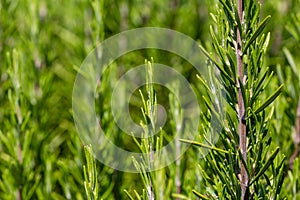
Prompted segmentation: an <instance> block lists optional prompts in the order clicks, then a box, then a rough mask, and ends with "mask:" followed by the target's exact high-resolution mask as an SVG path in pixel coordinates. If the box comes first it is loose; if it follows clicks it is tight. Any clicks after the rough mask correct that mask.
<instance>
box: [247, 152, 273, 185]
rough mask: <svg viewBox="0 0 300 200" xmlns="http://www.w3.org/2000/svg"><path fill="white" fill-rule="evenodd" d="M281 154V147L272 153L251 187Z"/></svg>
mask: <svg viewBox="0 0 300 200" xmlns="http://www.w3.org/2000/svg"><path fill="white" fill-rule="evenodd" d="M278 152H279V147H277V148H276V149H275V151H274V152H273V153H272V155H271V156H270V158H269V159H268V160H267V162H266V164H265V165H264V166H263V167H262V168H261V170H260V171H259V172H258V173H257V174H256V176H255V177H254V178H253V179H252V181H251V182H250V184H249V186H250V185H252V184H253V183H254V182H255V181H256V180H257V179H258V178H259V177H260V176H261V175H262V174H263V173H265V171H266V170H267V169H268V167H269V166H270V165H271V164H272V163H273V160H274V159H275V157H276V155H277V154H278Z"/></svg>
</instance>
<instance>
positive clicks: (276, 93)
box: [254, 84, 284, 114]
mask: <svg viewBox="0 0 300 200" xmlns="http://www.w3.org/2000/svg"><path fill="white" fill-rule="evenodd" d="M283 86H284V85H283V84H282V85H281V86H279V88H278V89H277V90H276V91H275V92H274V93H273V94H272V95H271V96H270V97H269V98H268V99H267V100H266V101H265V102H264V103H263V104H262V105H261V106H260V107H258V108H257V109H256V110H255V111H254V113H255V114H258V113H259V112H261V111H263V110H264V109H265V108H266V107H267V106H268V105H270V104H271V103H272V102H273V101H274V100H275V99H276V98H277V97H278V96H279V95H280V93H281V91H282V89H283Z"/></svg>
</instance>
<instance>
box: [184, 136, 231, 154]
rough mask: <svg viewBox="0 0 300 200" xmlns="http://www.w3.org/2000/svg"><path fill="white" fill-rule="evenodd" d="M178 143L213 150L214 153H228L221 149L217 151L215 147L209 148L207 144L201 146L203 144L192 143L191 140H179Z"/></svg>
mask: <svg viewBox="0 0 300 200" xmlns="http://www.w3.org/2000/svg"><path fill="white" fill-rule="evenodd" d="M179 141H181V142H184V143H188V144H192V145H195V146H199V147H203V148H207V149H211V150H215V151H218V152H221V153H228V151H225V150H223V149H219V148H217V147H213V146H209V145H207V144H203V143H200V142H196V141H192V140H186V139H179Z"/></svg>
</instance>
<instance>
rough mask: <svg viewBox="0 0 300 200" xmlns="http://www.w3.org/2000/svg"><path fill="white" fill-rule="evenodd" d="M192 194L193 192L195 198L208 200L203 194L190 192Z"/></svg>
mask: <svg viewBox="0 0 300 200" xmlns="http://www.w3.org/2000/svg"><path fill="white" fill-rule="evenodd" d="M192 192H193V193H194V194H195V195H196V196H197V197H199V198H200V199H206V200H209V198H208V197H206V196H204V195H203V194H200V193H199V192H197V191H196V190H192Z"/></svg>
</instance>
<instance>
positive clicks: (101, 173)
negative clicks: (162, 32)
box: [0, 0, 300, 200]
mask: <svg viewBox="0 0 300 200" xmlns="http://www.w3.org/2000/svg"><path fill="white" fill-rule="evenodd" d="M238 2H243V1H234V0H219V1H217V0H206V1H202V0H191V1H180V0H169V1H168V0H152V1H140V0H130V1H128V0H109V1H108V0H86V1H79V0H75V1H50V0H32V1H29V0H1V1H0V15H1V16H0V17H1V18H0V199H18V200H19V199H151V200H152V199H199V198H200V199H241V198H243V199H299V198H300V159H299V151H300V92H299V91H300V84H299V81H300V58H299V56H298V55H299V53H300V11H299V10H300V1H299V0H273V1H262V0H261V1H255V0H248V1H246V0H245V1H244V3H242V5H241V6H242V9H243V11H244V12H243V13H242V12H240V10H239V3H238ZM150 26H151V27H154V26H155V27H165V28H170V29H173V30H177V31H179V32H182V33H184V34H186V35H188V36H190V37H191V38H193V39H194V40H196V41H197V42H198V43H199V45H200V46H201V49H202V53H203V54H202V55H199V56H203V57H204V55H205V56H206V58H205V59H206V65H207V66H206V67H207V68H208V69H209V70H208V71H209V73H210V75H211V76H216V77H217V79H213V80H210V82H207V81H205V80H206V77H201V75H200V74H197V71H196V70H195V69H193V67H192V66H191V64H190V63H188V62H187V61H185V60H184V59H182V58H180V57H179V56H177V55H175V54H172V53H170V52H165V51H162V50H155V49H144V50H140V51H134V52H130V53H128V54H126V55H124V56H122V57H120V58H118V59H117V60H116V61H114V62H113V63H112V64H111V66H109V68H108V70H107V71H105V72H104V74H103V76H102V78H101V80H100V84H99V87H98V88H97V89H96V92H97V93H96V96H95V102H96V104H95V105H96V106H95V110H96V112H97V116H98V117H99V119H100V123H101V127H102V129H103V130H105V133H106V134H108V135H109V137H110V138H111V139H112V140H114V142H115V143H116V144H117V145H118V146H120V147H122V148H124V149H127V150H130V151H133V152H144V153H145V152H148V153H149V152H150V155H151V157H143V158H141V160H136V159H132V160H129V161H128V162H132V164H133V165H134V166H135V167H136V168H137V170H138V171H139V173H126V172H122V171H118V170H115V169H112V168H109V167H107V166H105V165H103V164H102V163H100V162H98V161H97V160H96V159H94V157H93V149H92V147H91V146H89V144H84V143H83V142H82V141H81V140H80V138H79V136H78V134H77V130H76V128H75V125H74V120H73V113H72V91H73V85H74V81H75V77H76V74H77V73H78V72H79V71H80V70H79V67H80V65H81V63H82V62H83V60H84V59H85V57H86V56H87V55H88V54H89V53H90V51H91V50H93V48H95V47H96V46H97V44H99V43H101V42H102V41H104V40H105V39H107V38H109V37H111V36H112V35H115V34H117V33H120V32H122V31H125V30H130V29H133V28H138V27H150ZM239 38H240V39H239ZM239 51H240V52H239ZM151 59H152V60H151ZM145 60H148V61H146V65H147V70H148V71H147V81H148V82H147V84H146V85H145V86H143V87H141V88H139V90H138V89H137V90H136V91H135V92H134V93H133V94H132V97H131V99H130V105H129V108H130V114H131V117H132V118H133V120H134V121H136V122H137V123H140V124H141V125H142V127H143V134H145V135H151V134H152V132H153V131H154V129H155V128H157V127H155V126H153V124H154V122H155V121H156V119H157V118H159V115H160V114H161V113H160V112H157V109H158V108H157V107H158V104H160V105H163V106H164V107H165V109H166V112H167V115H168V116H167V120H166V125H165V126H164V127H161V129H160V128H158V129H160V130H159V131H158V134H157V135H155V136H153V137H149V139H135V138H134V137H131V136H130V135H128V134H124V133H123V132H122V130H121V129H120V128H119V127H118V126H117V124H116V123H115V121H114V120H113V118H114V117H113V115H112V113H111V109H110V106H111V95H112V94H111V91H112V90H113V89H114V87H115V84H116V82H117V81H118V79H119V78H120V77H121V76H122V75H123V74H124V73H125V72H126V71H128V70H129V69H131V68H133V67H135V66H138V65H141V64H144V63H145ZM153 62H156V63H162V64H165V65H168V66H171V67H173V68H174V69H176V70H177V71H178V72H180V73H181V74H182V75H184V77H185V78H186V79H187V80H188V81H189V83H190V85H191V87H192V88H193V89H194V91H195V92H196V94H197V96H198V103H199V106H200V107H201V110H202V112H201V114H200V115H199V124H200V126H199V130H198V132H197V135H196V136H195V138H194V140H186V139H182V140H178V141H176V142H175V147H174V152H175V153H178V152H177V151H180V150H178V148H179V149H180V148H181V145H184V144H192V146H191V148H189V149H188V151H186V152H185V154H184V155H182V156H181V157H180V159H178V160H176V162H174V163H173V164H171V165H170V166H168V167H165V168H163V169H159V170H155V171H151V170H150V172H149V169H146V166H148V165H147V162H149V163H150V164H151V163H153V165H155V163H157V162H160V161H161V160H160V155H159V153H157V152H155V151H154V149H160V148H162V147H163V146H164V145H165V144H166V143H168V142H169V141H171V140H172V139H173V137H174V135H175V134H177V133H179V134H183V135H184V134H189V133H185V130H184V128H183V127H181V126H179V125H182V124H183V117H182V116H183V115H184V113H181V112H180V104H179V103H178V102H177V100H176V98H175V96H174V94H173V93H172V92H170V91H169V90H168V89H167V88H166V87H162V86H159V85H155V84H150V83H149V80H151V79H152V77H155V73H152V68H153ZM171 87H172V88H174V91H175V93H176V88H179V85H178V83H177V85H176V83H174V85H172V86H171ZM214 89H215V90H219V91H221V92H220V94H222V95H223V96H222V99H223V100H224V102H222V105H220V104H219V103H220V102H218V101H217V100H216V99H218V98H216V96H215V90H214ZM241 108H243V109H244V112H243V113H242V109H241ZM212 119H213V120H212ZM211 122H213V123H214V124H211ZM148 124H151V125H152V126H150V128H149V126H147V125H148ZM243 128H244V129H243ZM154 132H155V131H154ZM216 133H217V135H218V140H217V141H215V139H216V138H213V137H211V136H212V135H215V134H216ZM241 134H244V136H245V138H244V141H246V143H245V145H244V146H243V145H241V144H242V143H243V141H241ZM215 142H216V143H215ZM152 152H153V155H152ZM204 154H205V156H203V155H204ZM151 165H152V164H151ZM241 183H242V184H241Z"/></svg>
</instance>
